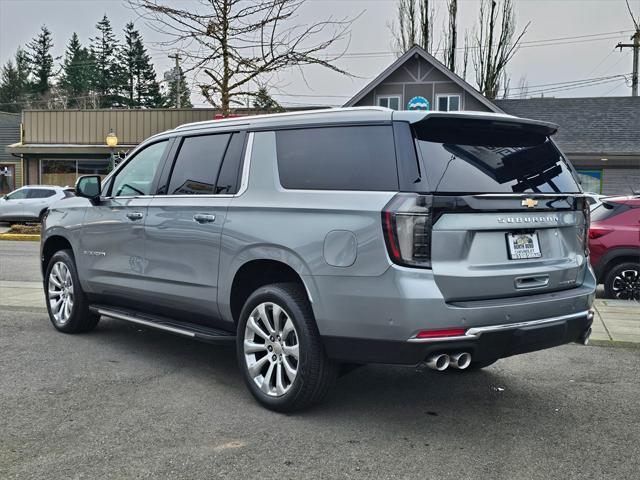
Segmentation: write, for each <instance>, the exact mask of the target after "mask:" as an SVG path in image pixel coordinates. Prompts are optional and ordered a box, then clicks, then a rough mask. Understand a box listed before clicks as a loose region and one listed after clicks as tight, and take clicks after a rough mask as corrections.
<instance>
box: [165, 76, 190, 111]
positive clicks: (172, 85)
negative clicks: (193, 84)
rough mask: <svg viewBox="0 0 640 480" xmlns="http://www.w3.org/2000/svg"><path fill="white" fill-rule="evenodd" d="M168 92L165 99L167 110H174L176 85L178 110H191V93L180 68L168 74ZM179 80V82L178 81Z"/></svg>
mask: <svg viewBox="0 0 640 480" xmlns="http://www.w3.org/2000/svg"><path fill="white" fill-rule="evenodd" d="M169 77H170V80H169V91H168V92H167V97H166V106H167V107H169V108H176V107H177V104H176V98H177V96H178V93H177V92H178V83H179V84H180V108H193V104H192V103H191V91H190V90H189V85H188V84H187V78H186V76H185V74H184V72H183V71H182V68H180V67H178V69H177V71H176V68H175V67H174V68H172V69H171V71H170V74H169ZM178 80H179V81H178Z"/></svg>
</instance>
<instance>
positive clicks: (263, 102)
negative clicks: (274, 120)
mask: <svg viewBox="0 0 640 480" xmlns="http://www.w3.org/2000/svg"><path fill="white" fill-rule="evenodd" d="M253 108H255V109H257V110H264V111H276V112H281V111H283V108H282V107H281V106H280V104H279V103H278V102H277V101H275V100H274V99H273V97H271V95H269V92H268V91H267V88H266V87H260V88H259V89H258V91H257V92H256V95H255V98H254V100H253Z"/></svg>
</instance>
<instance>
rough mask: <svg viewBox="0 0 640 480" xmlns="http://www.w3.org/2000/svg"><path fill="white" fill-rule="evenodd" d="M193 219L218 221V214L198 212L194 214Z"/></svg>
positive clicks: (209, 221)
mask: <svg viewBox="0 0 640 480" xmlns="http://www.w3.org/2000/svg"><path fill="white" fill-rule="evenodd" d="M193 220H194V221H195V222H198V223H213V222H215V221H216V216H215V215H208V214H206V213H196V214H195V215H194V216H193Z"/></svg>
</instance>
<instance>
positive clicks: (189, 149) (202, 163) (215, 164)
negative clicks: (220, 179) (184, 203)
mask: <svg viewBox="0 0 640 480" xmlns="http://www.w3.org/2000/svg"><path fill="white" fill-rule="evenodd" d="M230 137H231V135H230V134H228V133H223V134H218V135H201V136H198V137H185V138H184V140H182V145H181V146H180V150H179V151H178V157H177V158H176V162H175V164H174V165H173V171H172V172H171V180H170V181H169V190H168V192H167V193H168V194H169V195H203V194H209V195H211V194H213V193H215V183H216V178H217V176H218V170H219V169H220V164H221V163H222V157H223V156H224V153H225V151H226V150H227V145H228V144H229V138H230Z"/></svg>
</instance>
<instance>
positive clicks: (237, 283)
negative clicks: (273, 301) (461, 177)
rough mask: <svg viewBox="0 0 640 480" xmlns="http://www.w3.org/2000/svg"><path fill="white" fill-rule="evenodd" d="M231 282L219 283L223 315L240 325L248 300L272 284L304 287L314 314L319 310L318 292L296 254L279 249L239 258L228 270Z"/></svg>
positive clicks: (260, 248) (254, 252) (251, 253)
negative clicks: (259, 289)
mask: <svg viewBox="0 0 640 480" xmlns="http://www.w3.org/2000/svg"><path fill="white" fill-rule="evenodd" d="M227 272H228V274H225V276H226V278H228V279H231V281H229V282H224V281H221V282H220V292H219V297H218V298H219V302H220V312H221V313H222V315H223V317H224V318H225V319H227V320H229V321H233V322H234V324H235V323H237V321H238V317H239V315H240V311H241V310H242V306H243V305H244V302H245V301H246V299H247V298H248V297H249V295H251V293H252V292H254V291H255V290H256V289H258V288H260V287H261V286H264V285H268V284H270V283H280V282H294V283H299V284H300V285H302V286H303V288H304V289H305V291H306V293H307V297H308V299H309V302H310V304H311V307H312V310H314V313H317V312H316V308H318V305H317V301H316V295H315V294H314V293H315V288H314V284H313V280H312V277H311V276H310V271H309V268H308V267H307V265H306V264H305V263H304V262H303V261H302V259H300V258H299V257H298V256H297V255H296V254H295V253H293V252H291V251H289V250H287V249H281V248H277V247H265V246H262V247H259V248H257V249H255V250H252V251H245V252H243V253H242V255H239V256H238V257H236V261H235V262H233V264H232V266H231V268H229V269H228V270H227Z"/></svg>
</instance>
